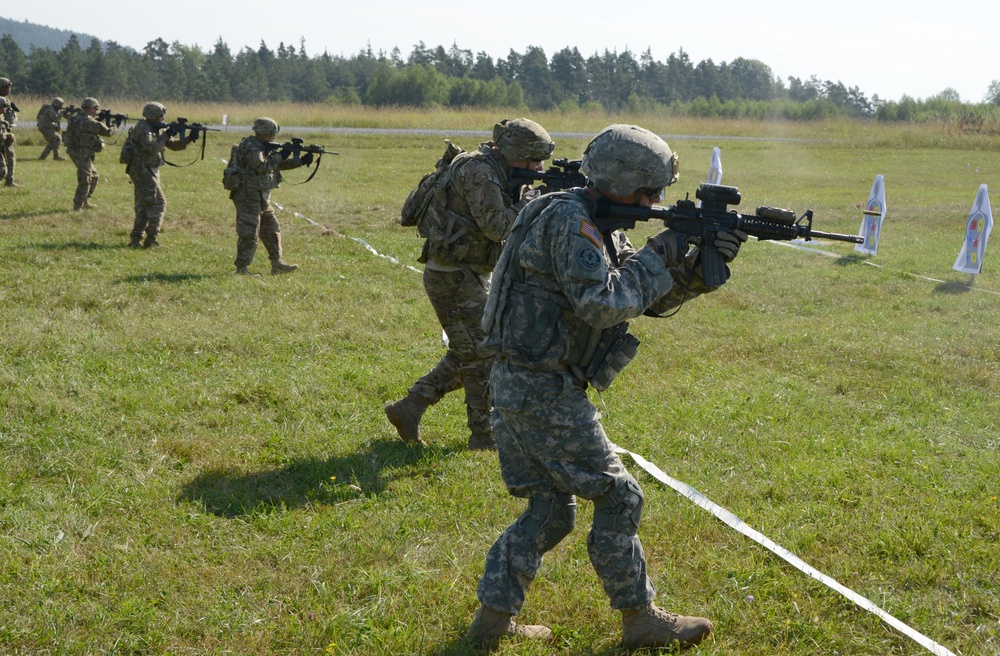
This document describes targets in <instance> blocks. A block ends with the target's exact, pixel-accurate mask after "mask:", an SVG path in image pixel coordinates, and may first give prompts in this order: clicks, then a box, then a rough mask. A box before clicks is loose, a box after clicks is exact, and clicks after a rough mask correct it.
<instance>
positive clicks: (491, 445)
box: [469, 431, 497, 451]
mask: <svg viewBox="0 0 1000 656" xmlns="http://www.w3.org/2000/svg"><path fill="white" fill-rule="evenodd" d="M469 450H470V451H496V450H497V443H496V440H494V439H493V433H491V432H489V431H487V432H485V433H483V432H479V431H476V432H474V433H473V434H472V435H470V436H469Z"/></svg>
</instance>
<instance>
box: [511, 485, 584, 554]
mask: <svg viewBox="0 0 1000 656" xmlns="http://www.w3.org/2000/svg"><path fill="white" fill-rule="evenodd" d="M517 523H518V524H519V525H520V527H521V530H522V531H523V532H524V536H525V537H526V538H527V539H529V540H531V541H532V542H533V543H534V544H535V548H536V549H538V550H539V551H540V552H542V553H546V552H548V551H550V550H551V549H552V548H553V547H555V546H556V545H557V544H559V542H561V541H562V539H563V538H564V537H566V536H567V535H569V534H570V532H571V531H572V530H573V527H574V526H575V525H576V502H575V501H573V500H572V498H570V499H569V500H568V501H565V500H560V499H545V498H541V497H532V498H531V500H529V501H528V509H527V510H525V511H524V513H523V514H522V515H521V517H520V518H518V520H517Z"/></svg>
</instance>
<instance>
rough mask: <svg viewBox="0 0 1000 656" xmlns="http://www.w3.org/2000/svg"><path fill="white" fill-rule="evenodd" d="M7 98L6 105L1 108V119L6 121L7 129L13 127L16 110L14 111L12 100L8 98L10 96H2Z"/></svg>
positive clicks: (15, 121)
mask: <svg viewBox="0 0 1000 656" xmlns="http://www.w3.org/2000/svg"><path fill="white" fill-rule="evenodd" d="M4 97H5V98H7V100H8V103H7V106H6V107H5V108H4V110H3V120H5V121H7V129H13V128H14V126H15V125H16V124H17V112H15V111H14V101H13V100H11V99H10V96H4Z"/></svg>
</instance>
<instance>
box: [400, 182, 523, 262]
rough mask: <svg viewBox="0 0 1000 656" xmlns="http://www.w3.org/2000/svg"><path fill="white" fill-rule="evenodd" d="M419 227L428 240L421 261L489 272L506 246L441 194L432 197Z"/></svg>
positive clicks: (422, 235) (421, 234) (421, 233)
mask: <svg viewBox="0 0 1000 656" xmlns="http://www.w3.org/2000/svg"><path fill="white" fill-rule="evenodd" d="M417 230H418V232H419V233H420V236H421V237H423V238H425V239H426V240H427V243H426V244H425V246H424V250H423V253H421V255H420V258H419V259H418V261H419V262H421V263H426V262H427V260H428V259H431V260H434V261H435V262H439V263H440V264H444V265H446V266H460V267H466V268H468V269H469V270H471V271H472V272H473V273H477V274H485V273H489V272H490V271H492V270H493V267H494V266H495V265H496V263H497V260H498V259H499V258H500V251H501V250H502V249H503V244H502V243H500V242H495V241H492V240H490V239H489V238H488V237H487V236H486V235H484V234H483V233H482V231H481V230H480V229H479V226H478V225H476V223H475V221H473V220H472V219H467V218H466V217H464V216H462V215H461V214H459V213H457V212H453V211H452V210H449V209H447V208H446V207H445V206H444V205H443V204H442V203H441V202H440V200H439V198H435V199H434V200H432V201H431V203H430V205H429V206H428V207H427V209H426V211H425V213H424V216H423V217H422V218H421V220H420V223H419V224H418V225H417Z"/></svg>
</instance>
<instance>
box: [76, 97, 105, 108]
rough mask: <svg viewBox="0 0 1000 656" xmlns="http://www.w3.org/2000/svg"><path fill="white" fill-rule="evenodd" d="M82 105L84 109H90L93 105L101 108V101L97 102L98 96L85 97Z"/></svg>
mask: <svg viewBox="0 0 1000 656" xmlns="http://www.w3.org/2000/svg"><path fill="white" fill-rule="evenodd" d="M80 107H82V108H84V109H90V108H91V107H93V108H94V109H100V108H101V103H99V102H97V98H90V97H87V98H84V99H83V101H82V102H81V103H80Z"/></svg>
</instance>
